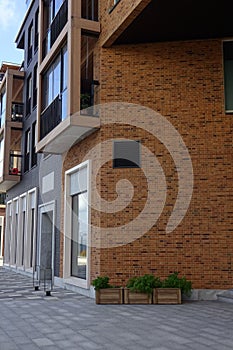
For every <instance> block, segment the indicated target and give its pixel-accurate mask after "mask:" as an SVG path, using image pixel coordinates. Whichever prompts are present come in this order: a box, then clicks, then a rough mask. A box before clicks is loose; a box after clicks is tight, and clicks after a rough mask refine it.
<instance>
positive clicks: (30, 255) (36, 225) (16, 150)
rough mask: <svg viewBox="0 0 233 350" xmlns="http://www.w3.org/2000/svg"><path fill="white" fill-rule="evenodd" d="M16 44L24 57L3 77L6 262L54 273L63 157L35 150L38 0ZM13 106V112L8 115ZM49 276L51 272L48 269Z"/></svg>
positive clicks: (32, 4)
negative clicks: (18, 65) (4, 101)
mask: <svg viewBox="0 0 233 350" xmlns="http://www.w3.org/2000/svg"><path fill="white" fill-rule="evenodd" d="M16 45H17V48H18V49H22V50H24V62H23V63H22V65H21V66H20V67H17V69H15V70H14V71H13V72H12V71H11V70H10V69H9V68H8V70H7V71H6V77H5V79H6V86H7V87H8V90H6V99H7V101H6V108H8V109H9V111H8V112H7V113H6V127H5V128H4V134H3V135H4V137H3V140H4V142H5V147H4V155H3V159H4V168H3V169H4V171H3V174H4V176H3V178H2V179H1V180H2V181H1V182H0V189H1V190H2V191H5V192H6V193H7V197H6V202H7V213H6V234H5V256H4V263H5V266H9V267H11V268H15V269H17V270H19V271H22V272H27V273H30V274H32V273H33V270H35V269H37V270H38V265H40V266H41V269H45V268H47V269H52V274H53V275H56V274H58V273H59V265H60V261H59V259H60V253H59V245H60V231H59V216H57V214H56V211H57V210H58V212H59V208H60V201H61V199H60V186H61V185H60V183H61V174H60V173H61V164H62V159H61V156H56V155H54V156H51V155H50V154H43V155H42V154H37V153H36V149H35V146H36V118H37V71H38V47H39V1H31V2H30V5H29V6H28V10H27V13H26V15H25V18H24V20H23V22H22V25H21V28H20V29H19V32H18V35H17V38H16ZM10 79H11V80H10ZM12 81H13V83H12ZM18 81H19V83H20V84H19V83H18ZM2 89H3V88H2ZM9 89H11V90H12V92H11V90H9ZM4 91H5V90H4ZM14 94H15V95H14ZM16 103H17V105H15V104H16ZM11 106H12V107H11ZM11 108H12V111H13V112H12V113H11V114H10V113H9V112H10V111H11ZM8 116H9V117H8ZM7 118H8V120H7ZM10 118H11V119H10ZM9 154H10V158H9ZM8 163H9V164H8ZM50 216H51V217H53V218H55V217H56V219H54V220H55V221H54V226H51V221H50ZM47 231H49V232H51V235H52V236H53V242H52V240H51V239H50V238H49V240H46V237H44V235H45V232H47ZM52 236H51V237H52ZM42 242H43V243H42ZM55 245H56V247H58V248H57V253H55ZM48 255H50V256H52V255H53V259H52V258H51V259H50V262H49V263H47V260H46V259H47V256H48ZM43 276H44V274H43ZM50 277H53V276H51V274H50Z"/></svg>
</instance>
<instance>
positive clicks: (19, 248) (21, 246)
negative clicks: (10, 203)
mask: <svg viewBox="0 0 233 350" xmlns="http://www.w3.org/2000/svg"><path fill="white" fill-rule="evenodd" d="M24 201H25V202H26V203H25V210H23V205H24ZM23 212H25V225H24V227H23ZM18 215H19V216H18V239H17V252H16V266H17V267H20V268H21V269H22V268H23V267H24V263H25V252H26V249H27V248H26V244H25V240H26V235H27V192H24V193H22V194H21V195H20V196H19V214H18ZM23 229H24V236H23ZM23 237H24V239H23V241H22V238H23ZM23 250H24V260H23V263H21V262H22V252H23Z"/></svg>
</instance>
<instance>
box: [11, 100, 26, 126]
mask: <svg viewBox="0 0 233 350" xmlns="http://www.w3.org/2000/svg"><path fill="white" fill-rule="evenodd" d="M22 119H23V103H14V102H13V103H12V107H11V121H13V122H22Z"/></svg>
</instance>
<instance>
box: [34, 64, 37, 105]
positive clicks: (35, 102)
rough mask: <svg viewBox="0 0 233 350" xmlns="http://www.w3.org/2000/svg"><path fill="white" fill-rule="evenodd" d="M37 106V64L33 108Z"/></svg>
mask: <svg viewBox="0 0 233 350" xmlns="http://www.w3.org/2000/svg"><path fill="white" fill-rule="evenodd" d="M36 104H37V64H36V65H35V67H34V70H33V108H34V107H35V106H36Z"/></svg>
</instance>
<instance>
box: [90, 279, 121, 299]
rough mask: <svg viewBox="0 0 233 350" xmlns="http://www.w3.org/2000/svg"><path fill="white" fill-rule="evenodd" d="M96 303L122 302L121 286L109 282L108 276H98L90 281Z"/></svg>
mask: <svg viewBox="0 0 233 350" xmlns="http://www.w3.org/2000/svg"><path fill="white" fill-rule="evenodd" d="M92 285H93V286H94V288H95V300H96V304H123V288H120V287H114V286H112V285H111V284H110V283H109V277H108V276H98V277H97V278H96V279H94V280H93V281H92Z"/></svg>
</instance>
